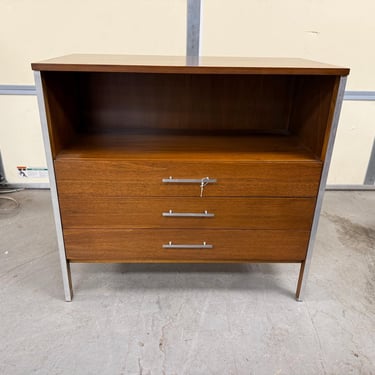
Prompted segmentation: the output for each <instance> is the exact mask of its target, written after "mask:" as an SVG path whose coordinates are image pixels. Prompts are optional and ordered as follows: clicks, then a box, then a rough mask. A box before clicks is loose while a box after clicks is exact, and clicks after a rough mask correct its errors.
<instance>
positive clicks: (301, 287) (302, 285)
mask: <svg viewBox="0 0 375 375" xmlns="http://www.w3.org/2000/svg"><path fill="white" fill-rule="evenodd" d="M345 84H346V77H341V79H340V85H339V92H338V96H337V101H336V107H335V112H334V115H333V121H332V128H331V134H330V137H329V141H328V145H327V152H326V157H325V162H324V166H323V171H322V176H321V179H320V185H319V192H318V197H317V200H316V207H315V212H314V219H313V223H312V227H311V235H310V241H309V245H308V248H307V253H306V258H305V261H304V262H302V263H301V269H300V273H299V278H298V284H297V291H296V299H297V301H302V300H303V298H304V295H305V289H306V283H307V276H308V273H309V269H310V264H311V257H312V253H313V250H314V243H315V237H316V232H317V229H318V224H319V217H320V211H321V209H322V203H323V195H324V191H325V188H326V183H327V177H328V170H329V165H330V163H331V158H332V151H333V144H334V142H335V137H336V131H337V125H338V122H339V117H340V111H341V106H342V100H343V98H344V91H345Z"/></svg>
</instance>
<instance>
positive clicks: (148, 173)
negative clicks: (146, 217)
mask: <svg viewBox="0 0 375 375" xmlns="http://www.w3.org/2000/svg"><path fill="white" fill-rule="evenodd" d="M321 167H322V163H321V162H319V161H306V162H305V161H299V162H261V161H259V162H256V161H254V162H235V163H234V162H206V161H205V162H201V163H199V162H183V161H154V162H152V161H124V160H90V159H86V160H82V159H80V160H79V159H63V160H58V159H57V160H56V161H55V173H56V179H57V185H58V192H59V195H62V196H63V195H65V194H74V195H80V196H83V195H85V194H88V195H90V196H91V197H93V196H96V197H100V196H102V197H104V196H107V197H124V196H125V197H199V196H200V194H201V186H200V185H201V182H202V180H203V183H204V184H206V182H207V181H205V180H204V179H205V178H206V177H209V178H210V179H212V180H213V179H215V180H216V181H215V182H209V183H207V184H206V185H205V186H204V188H203V196H204V197H222V196H226V197H241V196H242V197H250V196H269V197H315V196H316V194H317V191H318V185H319V180H320V173H321ZM170 177H172V179H170ZM163 180H164V182H163ZM176 180H177V181H176ZM180 180H184V181H180ZM186 180H190V181H186ZM191 180H193V181H191Z"/></svg>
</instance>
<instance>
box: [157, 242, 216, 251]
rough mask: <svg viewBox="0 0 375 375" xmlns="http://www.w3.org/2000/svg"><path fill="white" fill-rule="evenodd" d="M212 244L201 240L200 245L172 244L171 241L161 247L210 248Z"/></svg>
mask: <svg viewBox="0 0 375 375" xmlns="http://www.w3.org/2000/svg"><path fill="white" fill-rule="evenodd" d="M213 247H214V246H213V245H209V244H207V243H206V242H203V243H202V244H200V245H174V244H173V243H172V241H169V243H168V244H164V245H163V249H212V248H213Z"/></svg>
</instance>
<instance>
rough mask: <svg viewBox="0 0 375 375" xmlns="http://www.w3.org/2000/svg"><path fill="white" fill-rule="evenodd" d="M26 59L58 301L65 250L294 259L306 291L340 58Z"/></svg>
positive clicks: (86, 257) (81, 255)
mask: <svg viewBox="0 0 375 375" xmlns="http://www.w3.org/2000/svg"><path fill="white" fill-rule="evenodd" d="M32 68H33V69H34V70H35V71H36V72H35V79H36V84H37V88H38V94H39V95H38V98H39V105H40V112H41V120H42V124H43V131H44V138H45V143H46V152H47V159H48V163H49V165H48V166H49V170H50V177H51V190H52V196H53V202H54V212H55V220H56V224H57V229H58V239H59V249H60V255H61V261H62V269H63V276H64V285H65V294H66V299H67V300H70V299H71V290H70V285H71V282H70V271H69V264H70V262H297V263H301V272H300V278H299V283H298V288H297V298H301V294H302V291H301V288H302V289H303V287H304V283H305V277H306V273H307V268H308V264H309V260H310V258H311V251H312V247H313V237H314V234H315V231H316V226H317V222H318V217H319V212H320V204H321V199H322V192H323V190H324V185H325V180H326V175H327V171H328V164H329V159H330V155H331V151H332V144H333V139H334V133H335V126H336V125H337V120H338V115H339V111H340V104H341V100H342V93H343V90H344V83H345V82H344V81H345V76H346V75H347V74H348V73H349V70H348V69H346V68H340V67H335V66H331V65H326V64H320V63H316V62H312V61H306V60H299V59H256V58H254V59H251V58H249V59H246V58H243V59H233V58H201V59H200V61H199V64H196V65H189V64H188V63H186V61H185V58H183V57H152V56H142V57H137V56H110V55H107V56H105V55H103V56H98V55H71V56H65V57H61V58H56V59H52V60H47V61H44V62H40V63H34V64H32ZM304 276H305V277H304Z"/></svg>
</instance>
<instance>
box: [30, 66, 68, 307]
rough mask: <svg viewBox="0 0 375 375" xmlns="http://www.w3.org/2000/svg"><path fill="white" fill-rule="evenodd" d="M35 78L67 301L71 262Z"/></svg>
mask: <svg viewBox="0 0 375 375" xmlns="http://www.w3.org/2000/svg"><path fill="white" fill-rule="evenodd" d="M34 78H35V85H36V92H37V96H38V106H39V116H40V122H41V125H42V134H43V141H44V149H45V152H46V159H47V167H48V174H49V183H50V189H51V198H52V208H53V216H54V219H55V225H56V234H57V244H58V250H59V257H60V264H61V271H62V279H63V284H64V292H65V300H66V301H67V302H70V301H71V300H72V297H73V293H72V278H71V274H70V264H69V262H68V261H67V259H66V254H65V245H64V237H63V231H62V225H61V216H60V207H59V201H58V197H57V187H56V180H55V170H54V164H53V159H52V152H51V147H50V139H49V133H48V124H47V117H46V108H45V103H44V96H43V87H42V79H41V75H40V72H34Z"/></svg>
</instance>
